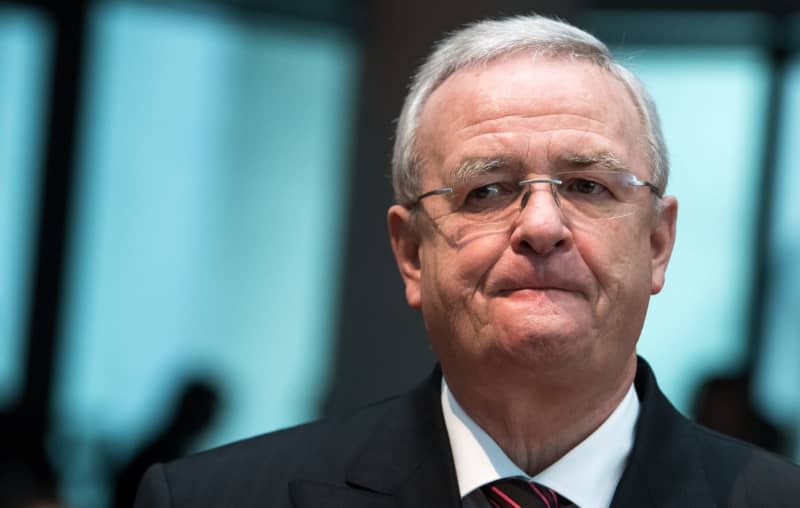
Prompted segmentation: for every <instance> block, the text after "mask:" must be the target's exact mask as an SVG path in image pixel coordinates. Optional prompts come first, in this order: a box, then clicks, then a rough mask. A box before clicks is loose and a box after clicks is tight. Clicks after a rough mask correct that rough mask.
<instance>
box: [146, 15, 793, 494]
mask: <svg viewBox="0 0 800 508" xmlns="http://www.w3.org/2000/svg"><path fill="white" fill-rule="evenodd" d="M393 181H394V187H395V194H396V199H397V204H396V205H394V206H392V207H391V208H390V209H389V212H388V226H389V234H390V238H391V244H392V248H393V251H394V253H395V257H396V259H397V264H398V267H399V269H400V273H401V276H402V277H403V280H404V282H405V293H406V299H407V301H408V303H409V305H411V306H412V307H414V308H417V309H420V310H421V311H422V315H423V318H424V321H425V325H426V329H427V333H428V335H429V339H430V341H431V345H432V347H433V350H434V352H435V354H436V356H437V358H438V359H439V362H440V366H441V367H440V370H439V369H438V368H437V371H436V372H435V373H434V374H433V375H432V377H431V379H429V380H427V381H426V382H425V383H423V384H422V385H421V386H420V387H419V388H417V390H415V391H414V392H412V393H411V394H407V395H404V396H401V397H397V398H394V399H390V400H388V401H384V402H382V403H379V404H376V405H373V406H370V407H368V408H365V409H363V410H361V411H359V412H357V413H355V414H353V415H350V416H346V417H341V418H335V419H330V420H327V421H323V422H321V423H314V424H310V425H306V426H301V427H297V428H294V429H289V430H286V431H282V432H277V433H274V434H270V435H267V436H262V437H257V438H253V439H250V440H246V441H243V442H239V443H236V444H233V445H229V446H227V447H223V448H221V449H217V450H212V451H210V452H206V453H203V454H199V455H196V456H193V457H189V458H186V459H183V460H181V461H177V462H175V463H171V464H167V465H157V466H154V467H153V468H151V469H150V471H149V472H148V474H147V475H146V476H145V478H144V480H143V482H142V486H141V488H140V492H139V497H138V500H137V503H138V504H137V506H141V507H145V506H176V507H183V506H187V507H188V506H231V507H239V506H242V507H245V506H247V507H249V506H297V507H313V506H326V507H327V506H341V507H366V506H370V507H372V506H376V507H380V506H386V507H388V506H409V507H410V506H425V507H429V506H430V507H439V506H445V507H446V506H451V507H457V506H466V507H498V506H546V507H547V508H553V507H555V506H571V505H573V504H574V505H577V506H580V507H582V508H591V507H606V506H615V507H616V506H635V507H640V506H675V507H677V506H681V507H686V506H691V507H696V506H697V507H704V506H709V507H710V506H753V507H755V506H797V505H798V503H800V471H799V468H797V467H796V466H793V465H790V464H789V463H788V462H785V461H783V460H782V459H779V458H777V457H775V456H772V455H770V454H768V453H766V452H763V451H760V450H757V449H755V448H752V447H750V446H748V445H746V444H744V443H741V442H738V441H735V440H733V439H730V438H727V437H724V436H721V435H718V434H715V433H713V432H711V431H708V430H705V429H702V428H701V427H698V426H696V425H694V424H692V423H690V422H689V421H688V420H686V419H685V418H684V417H682V416H681V415H679V414H678V413H677V412H676V411H675V410H674V409H673V408H672V406H671V405H670V404H669V403H668V402H667V401H666V399H665V398H664V397H663V395H662V394H661V392H660V391H659V390H658V387H657V386H656V382H655V379H654V377H653V374H652V372H651V371H650V368H649V367H648V365H647V364H646V363H644V361H643V360H639V359H637V356H636V342H637V340H638V337H639V334H640V332H641V329H642V325H643V322H644V318H645V313H646V310H647V304H648V301H649V297H650V295H651V294H655V293H657V292H659V291H660V290H661V288H662V286H663V284H664V274H665V271H666V268H667V263H668V261H669V257H670V253H671V251H672V245H673V241H674V238H675V221H676V215H677V202H676V200H675V199H674V198H672V197H669V196H665V195H664V189H665V187H666V183H667V157H666V149H665V147H664V143H663V139H662V136H661V132H660V128H659V124H658V118H657V115H656V112H655V108H654V106H653V104H652V101H651V99H650V97H649V95H648V94H647V92H646V91H645V90H644V88H643V86H642V85H641V84H640V83H639V81H638V80H637V79H636V78H635V77H634V76H633V75H632V74H630V73H629V72H628V71H626V70H625V69H624V68H622V67H621V66H619V65H618V64H616V63H615V62H613V60H611V58H610V55H609V54H608V51H607V49H606V48H605V46H604V45H603V44H602V43H600V42H599V41H597V40H596V39H594V38H593V37H592V36H590V35H589V34H586V33H585V32H582V31H580V30H578V29H577V28H574V27H572V26H569V25H567V24H565V23H561V22H558V21H553V20H550V19H546V18H542V17H537V16H531V17H521V18H511V19H506V20H503V21H487V22H482V23H478V24H475V25H473V26H470V27H467V28H466V29H464V30H461V31H459V32H456V33H455V34H453V35H451V36H449V37H448V38H446V39H445V40H444V41H443V42H441V43H440V44H439V46H438V47H437V49H436V50H435V52H434V53H433V54H432V55H431V56H430V57H429V59H428V60H427V61H426V62H425V64H424V65H423V66H422V67H421V69H420V71H419V73H418V74H417V76H416V77H415V79H414V82H413V84H412V88H411V91H410V92H409V95H408V97H407V99H406V104H405V106H404V109H403V112H402V114H401V116H400V119H399V122H398V129H397V139H396V144H395V153H394V158H393ZM512 478H516V479H517V480H518V481H512V480H510V479H512Z"/></svg>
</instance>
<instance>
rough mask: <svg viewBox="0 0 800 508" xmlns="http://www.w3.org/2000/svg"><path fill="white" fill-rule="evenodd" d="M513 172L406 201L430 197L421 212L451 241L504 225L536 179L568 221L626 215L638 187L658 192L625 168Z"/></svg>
mask: <svg viewBox="0 0 800 508" xmlns="http://www.w3.org/2000/svg"><path fill="white" fill-rule="evenodd" d="M515 176H517V175H504V174H498V173H495V172H488V173H486V174H482V175H478V176H473V177H469V178H465V179H459V180H458V181H457V183H454V184H453V185H451V186H450V187H442V188H439V189H433V190H431V191H428V192H425V193H423V194H420V195H419V196H417V197H416V198H415V199H414V200H413V201H412V202H411V203H410V204H409V207H410V208H414V207H416V206H419V205H420V204H421V201H422V200H423V199H428V198H431V199H432V200H435V202H434V203H432V204H431V206H430V207H428V208H425V209H424V210H425V213H426V215H428V216H429V217H430V218H431V219H432V220H433V221H434V223H435V224H436V225H437V227H438V228H439V229H440V230H441V231H442V233H444V235H445V236H446V237H447V238H448V239H449V240H450V241H451V242H454V243H456V244H459V243H463V242H465V241H468V240H470V239H471V238H473V237H476V236H481V235H486V234H494V233H499V232H504V231H508V230H509V228H510V227H511V226H512V224H513V223H514V221H515V220H516V218H517V217H518V216H519V214H520V212H521V211H522V210H523V209H524V208H525V207H526V205H527V204H528V201H529V200H530V198H531V193H532V192H534V191H536V187H534V186H535V185H537V184H547V185H548V186H549V191H550V193H551V194H552V196H553V199H554V200H555V203H556V205H557V206H558V208H559V209H560V210H561V213H562V216H563V217H564V219H565V220H566V221H569V222H572V223H584V224H585V223H587V222H593V221H597V220H609V219H617V218H621V217H624V216H628V215H631V214H632V213H634V212H635V211H636V209H637V208H640V207H641V206H642V203H641V202H640V201H639V200H637V198H636V191H637V189H641V188H648V189H650V191H652V193H653V194H655V195H656V196H659V197H660V196H661V193H660V191H659V190H658V187H656V186H655V185H654V184H652V183H651V182H648V181H645V180H641V179H639V178H638V177H637V176H636V175H633V174H631V173H628V172H626V171H615V170H571V171H564V172H559V173H556V174H554V175H547V176H542V177H535V178H528V179H524V180H518V179H517V178H518V176H517V177H516V178H515ZM541 190H544V189H541ZM429 201H430V200H429Z"/></svg>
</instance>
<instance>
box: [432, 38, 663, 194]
mask: <svg viewBox="0 0 800 508" xmlns="http://www.w3.org/2000/svg"><path fill="white" fill-rule="evenodd" d="M644 140H645V136H644V128H643V124H642V120H641V117H640V115H639V112H638V110H637V109H636V106H635V105H634V103H633V100H632V98H631V96H630V94H629V92H628V90H627V89H626V88H625V86H624V85H623V84H622V83H621V82H620V81H619V80H617V79H616V78H614V77H613V76H612V75H610V74H609V73H608V72H607V71H606V70H604V69H602V68H600V67H599V66H597V65H596V64H593V63H591V62H589V61H586V60H584V59H580V58H575V59H566V58H564V59H561V58H557V59H554V58H549V57H542V56H535V55H531V54H519V55H513V56H508V57H502V58H500V59H497V60H494V61H491V62H489V63H487V64H482V65H476V66H473V67H468V68H465V69H461V70H459V71H458V72H456V73H454V74H453V75H451V76H450V77H449V78H448V79H446V80H445V81H444V82H443V83H442V84H441V85H440V86H439V87H438V88H437V89H436V90H434V92H433V93H432V94H431V96H430V97H429V98H428V101H427V102H426V103H425V106H424V107H423V109H422V112H421V115H420V122H419V129H418V134H417V143H418V150H419V152H420V155H422V158H423V161H424V167H425V168H426V169H425V173H426V175H428V174H430V173H431V170H430V169H427V168H429V167H433V168H435V170H436V171H437V172H438V171H442V170H447V171H450V170H452V168H454V167H456V166H457V165H458V164H459V163H460V161H461V160H463V159H467V158H474V157H487V156H497V155H505V156H511V157H514V158H517V159H520V160H523V161H525V162H526V164H530V165H532V166H535V167H540V165H542V164H548V163H549V162H550V160H551V159H558V158H559V157H561V156H563V154H564V153H571V154H580V153H581V152H586V153H587V154H588V153H599V152H603V153H611V154H613V155H614V156H615V157H617V158H618V159H620V160H621V161H622V162H624V163H625V165H627V166H629V167H639V168H645V167H647V161H646V156H645V154H646V151H645V149H644ZM637 173H639V171H637ZM645 174H646V171H645V172H644V173H643V175H642V176H645ZM424 179H425V175H424V176H423V180H424Z"/></svg>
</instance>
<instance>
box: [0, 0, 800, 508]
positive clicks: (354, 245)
mask: <svg viewBox="0 0 800 508" xmlns="http://www.w3.org/2000/svg"><path fill="white" fill-rule="evenodd" d="M639 4H640V2H634V1H625V0H619V1H613V0H608V1H605V0H602V1H601V0H595V1H585V2H581V1H577V0H575V1H573V0H567V1H564V0H559V1H555V0H541V1H524V2H523V1H512V0H499V1H498V0H493V1H489V0H459V1H456V0H445V1H440V2H430V1H420V0H403V1H399V0H382V1H377V0H376V1H367V0H292V1H285V0H239V1H210V0H208V1H189V0H186V1H178V0H175V1H164V2H156V1H134V0H128V1H99V0H98V1H94V2H88V1H76V2H71V3H69V2H55V1H46V0H31V1H23V0H17V1H8V0H0V245H3V246H4V247H3V248H2V249H0V506H2V507H12V506H15V507H23V506H28V507H32V506H39V507H45V506H50V507H56V506H70V507H86V508H105V507H116V506H130V503H131V502H132V496H133V492H134V490H135V486H136V483H137V481H138V479H139V477H140V476H141V474H142V472H143V470H144V468H145V467H146V466H147V465H148V464H150V463H152V462H155V461H160V460H168V459H171V458H174V457H177V456H179V455H182V454H185V453H187V452H190V451H197V450H202V449H205V448H208V447H211V446H215V445H219V444H222V443H225V442H229V441H232V440H235V439H240V438H244V437H247V436H252V435H255V434H258V433H262V432H265V431H269V430H273V429H277V428H280V427H285V426H289V425H293V424H297V423H300V422H303V421H307V420H309V419H313V418H316V417H318V416H321V415H325V414H331V413H337V412H342V411H346V410H348V409H349V408H352V407H354V406H357V405H360V404H362V403H364V402H366V401H370V400H374V399H378V398H382V397H385V396H387V395H390V394H393V393H396V392H398V391H401V390H404V389H406V388H409V387H411V386H413V385H414V384H416V382H417V381H418V380H419V379H421V378H422V377H423V376H425V375H426V374H427V373H428V372H429V371H430V369H431V367H432V365H433V362H434V360H433V357H432V355H431V353H430V350H429V348H428V345H427V340H426V338H425V334H424V329H423V326H422V323H421V319H420V316H419V315H418V314H417V313H416V312H414V311H412V310H410V309H408V308H407V307H406V305H405V300H404V298H403V293H402V286H401V281H400V278H399V276H398V275H397V274H396V270H395V267H394V262H393V260H392V257H391V253H390V250H389V246H388V241H387V239H386V233H385V227H384V212H385V209H386V207H387V206H388V205H389V204H390V203H391V190H390V184H389V178H388V176H389V172H390V169H389V157H390V156H389V154H390V150H391V142H392V130H393V120H394V119H395V117H396V116H397V114H398V113H399V110H400V106H401V103H402V99H403V96H404V93H405V90H406V86H407V83H408V79H409V76H410V75H411V73H412V71H413V69H414V67H415V66H416V65H417V64H418V63H419V62H420V60H421V58H422V57H423V56H424V55H425V54H426V52H427V51H428V50H429V48H430V46H431V44H432V43H433V42H434V41H435V40H436V39H438V38H439V37H440V36H441V34H442V33H444V32H445V31H448V30H452V29H454V28H456V27H458V26H460V25H462V24H464V23H466V22H469V21H472V20H476V19H479V18H482V17H486V16H498V15H506V14H514V13H529V12H533V11H536V12H540V13H544V14H551V15H557V16H560V17H562V18H564V19H567V20H570V21H572V22H574V23H577V24H578V25H579V26H581V27H583V28H586V29H588V30H589V31H591V32H592V33H594V34H595V35H597V36H599V37H600V38H601V39H603V40H604V41H605V42H607V43H608V44H609V45H610V46H611V47H612V49H613V50H614V52H615V53H616V54H617V55H618V56H619V57H620V58H621V59H622V60H623V61H625V62H626V63H627V64H628V65H629V66H630V67H631V68H632V69H633V70H634V71H635V72H637V73H638V74H639V76H640V77H641V78H642V79H643V80H644V81H645V82H646V84H647V85H648V86H649V88H650V90H651V91H652V93H653V95H654V96H655V98H656V102H657V103H658V106H659V109H660V112H661V114H662V118H663V122H664V127H665V133H666V138H667V142H668V145H669V147H670V149H671V157H672V176H671V182H670V187H669V189H668V191H669V193H671V194H674V195H677V196H678V198H679V200H680V204H681V209H680V217H679V223H678V241H677V246H676V248H675V253H674V255H673V260H672V263H671V266H670V270H669V272H668V277H667V286H666V288H665V290H664V291H663V292H662V294H660V295H658V296H657V297H655V298H654V299H653V300H652V303H651V308H650V313H649V316H648V320H647V323H646V326H645V330H644V333H643V335H642V339H641V342H640V353H641V354H642V355H644V356H645V357H646V358H647V359H648V360H649V361H650V362H651V364H652V365H653V366H654V368H655V371H656V373H657V375H658V377H659V381H660V383H661V385H662V388H663V389H664V391H665V392H666V393H667V395H668V396H669V397H670V398H671V399H672V401H673V402H674V403H675V404H676V405H677V406H678V408H679V409H681V410H682V411H683V412H685V413H686V414H688V415H690V416H692V417H694V418H696V419H698V420H700V421H702V422H704V423H706V424H707V425H710V426H713V427H715V428H717V429H720V430H722V431H723V432H727V433H730V434H733V435H736V436H739V437H742V438H744V439H747V440H750V441H753V442H756V443H758V444H760V445H762V446H765V447H768V448H770V449H772V450H775V451H776V452H778V453H780V454H783V455H784V456H786V457H787V458H789V459H790V460H793V461H795V462H797V461H798V460H800V440H798V436H800V390H798V387H800V333H798V329H800V289H798V288H800V263H798V262H797V260H798V259H799V258H800V200H798V199H797V197H793V196H791V192H793V191H794V190H797V189H800V171H798V170H797V168H796V167H795V166H796V161H797V160H800V36H798V34H799V33H800V8H796V9H795V10H793V9H792V8H790V5H789V2H770V1H764V0H761V1H759V2H755V1H729V2H726V4H725V6H724V7H723V6H722V5H723V4H720V3H719V2H709V1H706V2H704V1H702V0H701V1H697V0H695V1H692V2H688V1H674V0H673V1H669V2H667V1H653V2H649V4H648V5H649V7H648V8H647V9H644V8H642V7H641V6H640V5H639Z"/></svg>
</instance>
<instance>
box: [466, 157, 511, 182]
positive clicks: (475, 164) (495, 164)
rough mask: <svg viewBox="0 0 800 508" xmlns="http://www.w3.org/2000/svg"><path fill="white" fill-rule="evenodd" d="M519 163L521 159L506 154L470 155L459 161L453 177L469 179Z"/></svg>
mask: <svg viewBox="0 0 800 508" xmlns="http://www.w3.org/2000/svg"><path fill="white" fill-rule="evenodd" d="M519 165H520V164H519V161H516V160H515V159H514V158H512V157H506V156H499V157H470V158H467V159H464V160H462V161H461V162H459V163H458V165H457V166H456V168H455V169H454V170H453V179H455V180H456V181H464V180H469V179H470V178H474V177H476V176H483V175H486V174H489V173H492V172H493V171H497V170H499V169H502V168H508V167H510V166H519Z"/></svg>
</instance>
